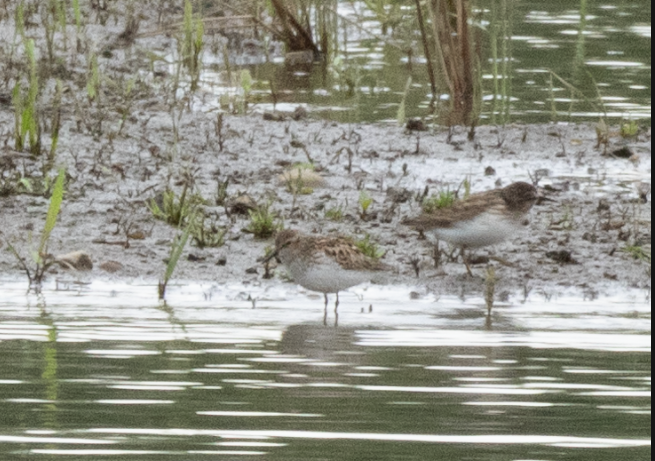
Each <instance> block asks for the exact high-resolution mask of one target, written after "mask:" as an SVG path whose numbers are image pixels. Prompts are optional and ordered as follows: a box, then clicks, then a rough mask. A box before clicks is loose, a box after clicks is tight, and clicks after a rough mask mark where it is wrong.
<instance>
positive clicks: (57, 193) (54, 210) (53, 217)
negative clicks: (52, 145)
mask: <svg viewBox="0 0 655 461" xmlns="http://www.w3.org/2000/svg"><path fill="white" fill-rule="evenodd" d="M65 179H66V170H64V169H63V168H62V169H60V170H59V175H58V176H57V180H56V181H55V186H54V189H53V191H52V197H50V207H49V208H48V216H47V217H46V220H45V227H44V228H43V234H42V235H41V244H40V245H39V255H40V254H42V253H43V250H44V249H45V246H46V244H47V243H48V239H49V238H50V234H51V233H52V230H53V229H54V228H55V225H56V224H57V216H58V215H59V209H60V208H61V202H62V201H63V200H64V180H65Z"/></svg>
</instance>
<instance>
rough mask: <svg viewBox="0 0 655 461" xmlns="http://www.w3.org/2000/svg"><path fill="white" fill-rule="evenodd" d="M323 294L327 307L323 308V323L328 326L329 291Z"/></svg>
mask: <svg viewBox="0 0 655 461" xmlns="http://www.w3.org/2000/svg"><path fill="white" fill-rule="evenodd" d="M323 296H324V297H325V307H324V308H323V325H324V326H327V306H328V295H327V293H323Z"/></svg>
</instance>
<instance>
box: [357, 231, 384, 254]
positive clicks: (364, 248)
mask: <svg viewBox="0 0 655 461" xmlns="http://www.w3.org/2000/svg"><path fill="white" fill-rule="evenodd" d="M355 246H356V247H357V248H359V250H360V251H361V252H362V253H364V254H365V255H366V256H369V257H371V258H375V259H380V258H381V257H382V256H384V251H383V250H381V249H380V247H378V244H377V243H375V242H374V241H373V240H371V236H370V235H369V234H366V237H364V238H363V239H361V240H357V241H355Z"/></svg>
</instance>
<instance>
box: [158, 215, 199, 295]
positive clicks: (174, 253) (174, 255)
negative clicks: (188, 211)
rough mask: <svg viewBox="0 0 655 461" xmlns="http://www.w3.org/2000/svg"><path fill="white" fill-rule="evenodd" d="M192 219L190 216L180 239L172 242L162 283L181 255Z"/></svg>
mask: <svg viewBox="0 0 655 461" xmlns="http://www.w3.org/2000/svg"><path fill="white" fill-rule="evenodd" d="M193 219H195V217H193V216H192V219H189V224H187V226H186V228H185V229H184V232H183V233H182V236H181V237H180V240H179V241H178V242H177V243H176V244H175V243H174V244H173V248H172V249H171V256H170V258H169V260H168V265H167V266H166V272H165V273H164V284H167V283H168V281H169V280H170V279H171V277H172V276H173V272H174V271H175V267H176V266H177V262H178V261H179V260H180V257H181V256H182V252H183V251H184V247H185V246H186V243H187V240H189V234H190V233H191V223H193Z"/></svg>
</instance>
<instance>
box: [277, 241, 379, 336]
mask: <svg viewBox="0 0 655 461" xmlns="http://www.w3.org/2000/svg"><path fill="white" fill-rule="evenodd" d="M274 257H275V258H277V259H278V260H279V261H280V262H282V264H284V265H285V266H286V268H287V269H288V270H289V272H291V275H292V276H293V278H294V280H295V281H296V283H298V284H299V285H301V286H302V287H304V288H307V289H308V290H312V291H318V292H319V293H323V296H324V297H325V310H324V316H323V323H326V322H327V306H328V293H336V298H337V299H336V302H335V304H334V315H335V324H336V323H337V319H338V312H337V309H338V307H339V292H340V291H342V290H345V289H347V288H350V287H353V286H355V285H359V284H361V283H366V282H370V281H371V280H373V279H375V278H376V273H378V274H377V275H379V273H380V272H383V271H386V270H389V269H391V266H389V265H387V264H384V263H383V262H381V261H379V260H378V259H376V258H372V257H370V256H367V255H365V254H364V253H362V251H361V250H360V249H359V248H357V246H355V244H354V243H353V242H351V241H350V240H348V239H347V238H343V237H321V236H309V235H303V234H301V233H300V232H298V231H296V230H291V229H286V230H282V231H280V232H279V233H278V235H277V237H276V238H275V251H274V252H273V253H272V254H271V255H269V256H268V257H267V258H266V260H265V261H269V260H271V259H273V258H274Z"/></svg>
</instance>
